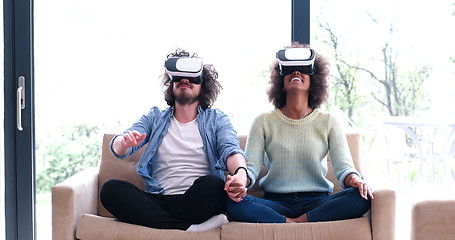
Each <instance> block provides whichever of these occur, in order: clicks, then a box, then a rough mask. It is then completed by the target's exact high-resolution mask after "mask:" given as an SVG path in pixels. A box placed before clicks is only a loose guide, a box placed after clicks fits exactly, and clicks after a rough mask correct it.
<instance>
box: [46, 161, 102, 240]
mask: <svg viewBox="0 0 455 240" xmlns="http://www.w3.org/2000/svg"><path fill="white" fill-rule="evenodd" d="M98 171H99V168H98V167H90V168H87V169H85V170H83V171H81V172H79V173H77V174H75V175H74V176H72V177H70V178H68V179H67V180H65V181H63V182H61V183H59V184H57V185H55V186H54V187H53V188H52V239H54V240H57V239H58V240H74V239H76V226H77V222H78V220H79V217H80V216H81V215H82V214H84V213H91V214H96V213H97V208H98Z"/></svg>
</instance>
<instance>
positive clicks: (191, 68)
mask: <svg viewBox="0 0 455 240" xmlns="http://www.w3.org/2000/svg"><path fill="white" fill-rule="evenodd" d="M164 68H165V71H166V73H167V74H168V75H169V77H170V78H171V81H172V82H180V81H181V80H182V79H183V78H185V79H188V80H189V81H190V82H191V83H194V84H201V83H202V82H203V81H204V79H203V75H204V74H203V69H204V65H203V64H202V61H201V59H198V58H189V57H170V58H168V59H167V60H166V62H164Z"/></svg>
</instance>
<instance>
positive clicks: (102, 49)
mask: <svg viewBox="0 0 455 240" xmlns="http://www.w3.org/2000/svg"><path fill="white" fill-rule="evenodd" d="M290 4H291V2H290V1H288V2H284V3H283V2H273V3H264V2H263V1H258V0H255V1H238V0H235V1H230V2H214V1H210V0H204V1H183V0H182V1H161V2H159V3H158V2H154V1H142V0H132V1H128V2H124V1H111V0H101V1H95V2H93V1H87V0H83V1H58V0H51V1H44V2H43V1H39V2H35V62H36V63H35V79H36V142H37V145H36V148H37V150H36V152H37V154H36V156H37V157H36V170H37V173H36V176H37V183H36V186H37V197H36V200H37V219H38V222H37V226H38V233H37V235H38V239H50V234H51V228H50V223H51V215H50V209H51V206H50V188H51V187H52V186H53V184H55V183H56V182H60V181H63V180H64V179H65V178H66V177H68V176H71V175H72V174H74V173H75V172H78V171H79V170H80V169H81V168H83V167H85V166H87V165H96V164H97V163H98V161H99V155H98V156H97V154H100V147H101V145H100V144H101V139H102V138H101V136H102V134H104V133H120V132H121V131H123V130H124V129H126V128H127V127H129V126H130V124H132V123H133V122H134V121H136V120H137V119H138V118H139V117H140V116H141V115H142V114H145V113H147V111H148V109H149V108H150V107H153V106H160V107H162V108H165V107H166V104H165V102H164V98H163V93H162V88H161V80H160V79H159V77H160V75H161V74H163V73H164V69H163V64H164V60H165V57H166V56H167V54H168V53H169V52H170V51H172V50H175V48H177V47H179V48H183V49H185V50H187V51H191V52H196V53H198V54H199V56H201V57H202V58H203V61H204V62H205V63H211V64H213V65H214V67H215V68H216V70H217V71H218V73H219V80H220V82H221V84H222V86H223V90H222V92H221V94H220V95H219V97H218V100H217V102H216V103H215V106H214V107H216V108H220V109H221V110H223V111H224V112H226V113H227V114H229V115H230V116H231V119H232V122H233V124H234V126H235V128H236V130H237V131H238V132H239V133H241V134H248V130H249V127H250V124H251V122H252V120H253V118H254V117H255V116H257V115H258V114H259V113H261V112H264V111H267V110H269V109H271V108H272V107H271V105H269V104H268V103H267V97H266V94H265V91H266V90H265V89H266V87H267V83H268V78H267V77H268V69H269V65H270V63H271V62H272V61H273V60H274V57H275V52H276V51H277V49H279V48H282V47H283V46H285V45H288V44H289V43H290V36H291V19H290V12H291V10H290V9H291V6H290ZM87 6H90V7H87ZM56 9H58V11H56ZM271 16H273V17H271ZM56 19H58V20H56Z"/></svg>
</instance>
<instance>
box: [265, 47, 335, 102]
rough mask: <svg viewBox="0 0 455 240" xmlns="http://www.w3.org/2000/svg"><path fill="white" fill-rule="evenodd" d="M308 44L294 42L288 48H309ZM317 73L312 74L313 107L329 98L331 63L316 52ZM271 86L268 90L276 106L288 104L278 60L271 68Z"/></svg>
mask: <svg viewBox="0 0 455 240" xmlns="http://www.w3.org/2000/svg"><path fill="white" fill-rule="evenodd" d="M309 47H310V46H309V45H307V44H299V43H292V44H291V46H288V47H286V48H309ZM314 69H315V74H314V75H313V76H310V92H309V96H308V106H309V107H311V108H318V107H320V106H321V105H322V104H323V103H324V102H325V101H326V100H327V98H328V77H329V72H330V65H329V61H328V59H327V58H325V57H324V56H322V55H320V54H319V53H317V52H316V58H315V60H314ZM270 72H271V74H270V84H271V86H270V88H269V89H268V91H267V94H268V96H269V102H271V103H273V105H274V106H275V108H282V107H284V105H286V91H284V76H281V75H280V67H279V65H278V60H275V61H274V62H273V63H272V66H271V68H270Z"/></svg>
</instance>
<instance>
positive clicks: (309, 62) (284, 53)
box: [276, 48, 316, 76]
mask: <svg viewBox="0 0 455 240" xmlns="http://www.w3.org/2000/svg"><path fill="white" fill-rule="evenodd" d="M315 57H316V54H315V52H314V50H313V49H311V48H286V49H282V50H280V51H278V52H277V53H276V58H277V59H278V65H279V67H280V69H279V70H280V75H281V76H286V75H289V74H291V73H293V72H294V71H299V72H300V73H303V74H306V75H309V76H312V75H314V73H315V69H314V59H315Z"/></svg>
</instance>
